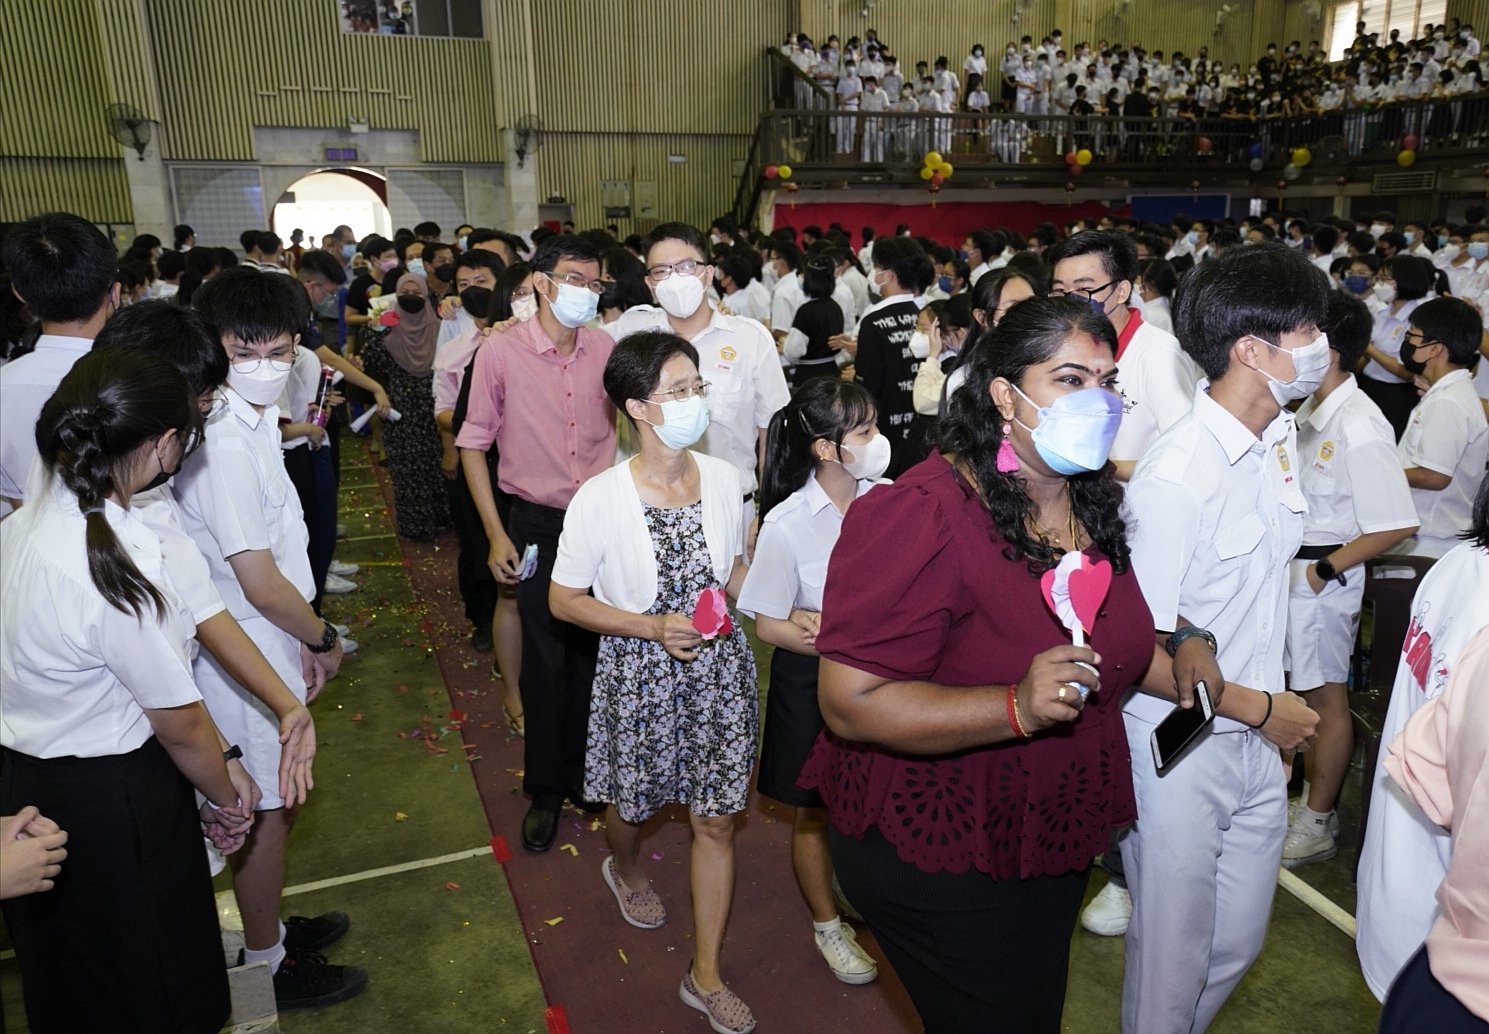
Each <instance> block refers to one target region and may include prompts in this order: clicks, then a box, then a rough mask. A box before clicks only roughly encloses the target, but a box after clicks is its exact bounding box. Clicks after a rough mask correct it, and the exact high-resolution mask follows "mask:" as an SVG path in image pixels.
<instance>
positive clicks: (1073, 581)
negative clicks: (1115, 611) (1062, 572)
mask: <svg viewBox="0 0 1489 1034" xmlns="http://www.w3.org/2000/svg"><path fill="white" fill-rule="evenodd" d="M1081 559H1082V561H1083V562H1082V563H1081V565H1080V566H1079V567H1078V568H1076V569H1075V570H1074V571H1071V572H1070V603H1071V605H1072V606H1073V607H1075V614H1076V617H1078V618H1080V622H1081V627H1082V628H1084V629H1085V630H1086V631H1087V632H1088V633H1089V632H1090V631H1091V628H1092V626H1094V625H1095V624H1096V613H1097V611H1099V610H1100V609H1101V604H1102V603H1103V602H1104V601H1105V600H1106V594H1107V593H1108V592H1109V591H1110V590H1111V587H1112V565H1111V564H1109V563H1107V562H1106V561H1105V560H1091V559H1089V558H1086V557H1082V558H1081Z"/></svg>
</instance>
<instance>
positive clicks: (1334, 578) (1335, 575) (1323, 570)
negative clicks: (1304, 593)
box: [1313, 557, 1348, 585]
mask: <svg viewBox="0 0 1489 1034" xmlns="http://www.w3.org/2000/svg"><path fill="white" fill-rule="evenodd" d="M1313 569H1314V570H1315V571H1317V572H1318V577H1319V579H1320V580H1321V581H1325V582H1338V583H1339V584H1340V585H1346V584H1348V583H1347V582H1346V581H1345V579H1344V573H1343V572H1341V571H1337V570H1335V569H1334V565H1333V564H1331V563H1329V558H1328V557H1324V558H1323V559H1322V560H1315V561H1314V563H1313Z"/></svg>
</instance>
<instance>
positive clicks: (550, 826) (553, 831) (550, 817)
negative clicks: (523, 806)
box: [522, 804, 558, 851]
mask: <svg viewBox="0 0 1489 1034" xmlns="http://www.w3.org/2000/svg"><path fill="white" fill-rule="evenodd" d="M557 836H558V811H557V809H554V808H540V807H538V806H537V805H536V804H534V805H533V806H532V807H531V808H529V809H527V814H526V815H524V816H523V818H522V846H523V847H525V848H527V849H528V850H529V851H546V850H548V849H549V848H550V847H552V846H553V841H554V838H556V837H557Z"/></svg>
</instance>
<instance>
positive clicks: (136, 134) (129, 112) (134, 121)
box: [108, 104, 155, 161]
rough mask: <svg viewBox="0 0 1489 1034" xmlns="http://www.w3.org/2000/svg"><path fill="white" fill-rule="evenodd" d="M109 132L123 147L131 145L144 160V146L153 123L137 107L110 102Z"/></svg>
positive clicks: (147, 142) (147, 141)
mask: <svg viewBox="0 0 1489 1034" xmlns="http://www.w3.org/2000/svg"><path fill="white" fill-rule="evenodd" d="M108 120H109V132H110V133H112V134H113V135H114V139H115V140H117V141H119V142H120V143H121V144H123V145H124V146H125V147H132V148H134V150H135V153H136V154H138V155H139V156H140V161H144V160H145V147H146V146H147V145H148V144H149V143H150V134H151V132H152V131H153V130H154V128H155V126H154V123H153V122H152V121H151V120H150V119H149V118H148V117H146V115H145V113H144V112H143V111H141V110H140V109H139V108H136V107H134V106H132V105H129V104H110V105H109V110H108Z"/></svg>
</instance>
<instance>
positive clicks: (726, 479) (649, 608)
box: [549, 332, 759, 1032]
mask: <svg viewBox="0 0 1489 1034" xmlns="http://www.w3.org/2000/svg"><path fill="white" fill-rule="evenodd" d="M605 390H606V393H607V394H609V396H610V398H611V401H613V402H614V403H615V406H616V408H617V409H619V410H621V411H622V412H624V413H625V414H626V417H627V418H628V419H629V420H630V422H631V424H632V425H633V427H634V429H635V431H636V437H637V440H638V442H639V444H640V452H639V453H638V454H637V455H636V456H635V457H634V458H632V459H630V460H627V461H625V462H623V463H621V464H618V465H617V466H615V467H612V468H611V469H609V470H607V471H605V472H604V473H603V474H600V475H598V476H596V477H594V478H591V479H590V480H589V481H588V482H586V483H585V484H584V485H583V487H581V488H580V489H579V492H578V493H577V494H576V495H575V496H574V501H573V502H572V503H570V505H569V509H568V513H567V515H566V517H565V519H564V531H563V537H562V538H561V539H560V540H559V544H558V559H557V561H556V562H555V564H554V567H553V586H552V589H551V592H550V595H549V605H550V606H551V608H552V610H553V616H554V617H555V618H557V619H558V620H560V621H568V622H571V623H573V624H576V625H580V626H582V627H584V628H589V629H593V630H594V631H596V632H599V633H600V634H601V635H602V636H603V638H602V639H601V640H600V656H599V664H598V667H597V668H596V671H595V681H594V691H593V693H592V694H591V697H590V705H591V711H590V719H589V745H588V750H587V752H586V755H585V779H584V796H585V797H586V798H588V799H590V800H596V801H608V802H610V807H609V809H608V810H607V812H606V821H605V827H606V828H605V839H606V841H607V842H608V843H609V846H610V849H611V851H612V854H611V855H609V856H608V857H607V858H606V859H605V862H604V865H603V868H602V875H603V876H604V879H605V882H606V884H607V885H608V886H609V887H610V889H611V891H612V892H613V893H614V894H615V898H616V902H617V903H618V904H619V906H620V910H621V917H622V918H623V919H625V921H626V922H628V923H630V924H631V925H632V926H637V927H641V928H643V929H651V928H654V927H658V926H661V925H662V924H663V923H664V922H666V918H667V913H666V909H665V908H664V906H663V904H662V901H661V899H660V898H659V897H658V896H657V894H656V892H655V891H654V890H652V889H651V886H650V884H649V883H648V882H647V878H646V872H645V869H644V868H643V866H642V864H641V856H640V832H641V830H640V826H641V823H643V822H645V821H646V820H647V819H648V818H650V817H651V816H652V815H655V814H656V813H657V812H658V811H660V810H661V809H662V808H664V807H665V806H667V805H668V804H673V803H681V804H685V805H686V806H687V808H688V819H689V822H690V824H691V826H692V830H693V849H692V859H691V864H692V888H693V924H694V933H695V937H694V939H695V941H696V943H697V948H696V955H695V957H694V959H693V963H692V965H691V966H690V967H689V969H688V972H687V973H686V974H685V975H684V977H683V981H682V986H681V988H680V992H679V993H680V995H681V997H682V1000H683V1001H684V1002H686V1003H687V1004H689V1005H691V1006H692V1007H693V1008H695V1009H698V1010H700V1011H702V1012H704V1013H706V1014H708V1016H709V1019H710V1022H711V1023H712V1025H713V1029H714V1030H716V1031H731V1032H744V1031H749V1030H753V1029H754V1026H755V1021H754V1018H753V1016H751V1014H750V1010H749V1008H748V1007H747V1006H746V1005H745V1004H744V1002H742V1001H741V1000H740V999H739V998H738V997H737V996H735V995H734V993H733V992H731V991H730V990H729V989H728V988H727V987H726V986H725V985H724V982H723V979H722V977H721V976H720V975H719V953H720V950H721V948H722V945H723V939H724V926H725V923H726V921H727V920H728V917H729V906H730V902H731V900H732V898H733V888H734V816H735V815H736V814H737V813H738V812H741V811H743V810H744V807H745V802H746V800H747V798H748V796H749V786H750V770H751V767H752V766H753V764H754V761H755V742H756V734H757V729H758V707H759V695H758V694H759V690H758V686H757V684H756V681H755V660H754V656H753V654H752V653H751V652H750V647H749V643H748V642H747V641H746V639H745V637H744V633H743V632H741V631H740V629H739V628H738V626H737V624H735V623H734V622H733V621H732V619H731V618H730V616H729V613H728V610H727V608H726V607H725V605H724V601H723V592H724V591H725V590H726V589H727V591H728V593H729V595H730V596H735V595H737V594H738V591H739V585H740V583H741V582H742V581H743V580H744V572H745V566H744V561H743V559H742V557H741V556H740V546H741V543H742V542H743V539H744V528H743V522H744V518H743V514H742V509H741V507H740V505H739V498H740V487H739V474H738V472H737V471H736V470H735V469H734V467H733V466H732V465H730V464H729V463H726V462H724V461H722V460H718V459H714V458H713V457H710V456H704V455H702V454H700V453H695V452H691V451H689V449H688V447H689V446H690V445H692V444H693V443H695V442H696V441H697V440H698V439H699V438H700V437H701V436H702V434H703V431H704V430H705V429H706V428H707V426H708V408H707V403H706V401H705V399H706V396H707V393H708V385H707V384H705V383H704V382H703V380H702V378H701V377H700V375H699V373H698V353H697V352H696V351H695V350H694V348H693V346H692V345H690V344H688V343H687V342H686V341H684V340H683V339H682V338H680V337H677V336H676V335H673V334H668V333H661V332H648V333H640V334H632V335H631V336H629V337H627V338H625V339H624V340H623V341H621V342H620V343H619V344H618V345H616V347H615V351H614V353H613V354H612V355H611V357H610V360H609V362H608V363H607V364H606V367H605ZM591 590H593V595H590V592H591Z"/></svg>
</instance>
